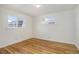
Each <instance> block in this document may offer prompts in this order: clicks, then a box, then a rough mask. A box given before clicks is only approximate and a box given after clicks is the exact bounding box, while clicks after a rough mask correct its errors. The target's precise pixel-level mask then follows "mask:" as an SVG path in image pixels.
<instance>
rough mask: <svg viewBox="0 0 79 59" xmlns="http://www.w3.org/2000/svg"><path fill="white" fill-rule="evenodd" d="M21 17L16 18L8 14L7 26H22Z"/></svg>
mask: <svg viewBox="0 0 79 59" xmlns="http://www.w3.org/2000/svg"><path fill="white" fill-rule="evenodd" d="M22 25H23V19H21V18H18V17H16V16H8V27H9V28H16V27H22Z"/></svg>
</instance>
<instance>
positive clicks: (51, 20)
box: [42, 16, 56, 24]
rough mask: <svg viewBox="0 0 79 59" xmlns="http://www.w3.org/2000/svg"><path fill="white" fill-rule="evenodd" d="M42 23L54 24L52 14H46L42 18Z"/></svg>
mask: <svg viewBox="0 0 79 59" xmlns="http://www.w3.org/2000/svg"><path fill="white" fill-rule="evenodd" d="M42 23H43V24H56V20H55V17H53V16H47V17H45V18H43V21H42Z"/></svg>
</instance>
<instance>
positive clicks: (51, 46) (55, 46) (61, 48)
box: [0, 38, 79, 54]
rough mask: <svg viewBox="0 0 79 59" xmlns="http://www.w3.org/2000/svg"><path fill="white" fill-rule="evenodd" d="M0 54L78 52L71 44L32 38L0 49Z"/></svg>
mask: <svg viewBox="0 0 79 59" xmlns="http://www.w3.org/2000/svg"><path fill="white" fill-rule="evenodd" d="M0 53H1V54H79V51H78V50H77V48H76V47H75V46H74V45H72V44H65V43H59V42H54V41H52V42H51V41H47V40H42V39H36V38H32V39H29V40H25V41H23V42H19V43H16V44H13V45H11V46H7V47H4V48H1V49H0Z"/></svg>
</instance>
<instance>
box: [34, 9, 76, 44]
mask: <svg viewBox="0 0 79 59" xmlns="http://www.w3.org/2000/svg"><path fill="white" fill-rule="evenodd" d="M46 16H53V17H55V19H56V24H42V20H43V18H44V17H46ZM74 19H75V18H74V10H66V11H62V12H57V13H51V14H45V15H40V16H37V17H36V18H35V24H34V25H35V28H36V29H35V31H34V32H35V37H36V38H41V39H46V40H51V41H57V42H64V43H70V44H73V43H74V42H75V41H74V40H75V25H74V22H75V20H74Z"/></svg>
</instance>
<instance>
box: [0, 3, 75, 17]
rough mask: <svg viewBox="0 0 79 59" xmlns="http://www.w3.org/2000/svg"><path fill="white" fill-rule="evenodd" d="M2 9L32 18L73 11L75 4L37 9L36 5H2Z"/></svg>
mask: <svg viewBox="0 0 79 59" xmlns="http://www.w3.org/2000/svg"><path fill="white" fill-rule="evenodd" d="M0 6H1V7H5V8H9V9H13V10H17V11H21V12H23V13H26V14H29V15H31V16H37V15H41V14H47V13H53V12H59V11H63V10H68V9H73V8H74V7H75V6H76V5H74V4H41V7H40V8H36V7H35V5H34V4H8V5H5V4H4V5H0Z"/></svg>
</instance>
